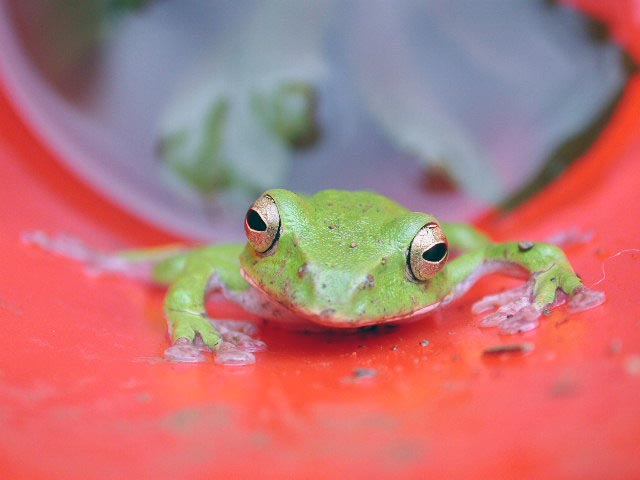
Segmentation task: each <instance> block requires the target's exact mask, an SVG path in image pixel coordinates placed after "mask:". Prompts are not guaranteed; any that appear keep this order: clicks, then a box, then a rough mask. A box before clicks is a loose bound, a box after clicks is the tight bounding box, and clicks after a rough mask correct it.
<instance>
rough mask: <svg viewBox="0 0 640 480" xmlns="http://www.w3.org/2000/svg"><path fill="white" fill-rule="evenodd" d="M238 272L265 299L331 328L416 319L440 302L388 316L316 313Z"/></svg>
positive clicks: (298, 315) (243, 271) (243, 272)
mask: <svg viewBox="0 0 640 480" xmlns="http://www.w3.org/2000/svg"><path fill="white" fill-rule="evenodd" d="M240 273H241V275H242V277H243V278H244V279H245V280H246V281H247V283H249V285H251V287H253V288H254V289H255V290H256V291H257V292H259V293H260V294H261V295H262V296H264V298H265V299H267V300H269V301H270V302H272V303H276V304H278V305H280V306H281V307H283V308H285V309H286V310H288V311H289V312H291V314H293V315H295V316H297V317H301V318H304V319H307V320H309V321H310V322H313V323H316V324H319V325H324V326H326V327H331V328H359V327H366V326H370V325H378V324H381V323H395V322H403V321H408V320H413V319H418V318H419V317H421V316H422V315H424V314H426V313H428V312H431V311H432V310H435V309H436V308H438V307H439V306H440V304H441V302H435V303H432V304H430V305H426V306H424V307H421V308H418V309H416V310H413V311H411V312H407V313H403V314H401V315H393V316H388V317H374V318H351V317H342V316H340V315H337V314H336V313H335V312H332V313H327V312H326V311H324V312H321V313H318V312H314V311H312V310H308V309H306V308H303V307H300V306H299V305H293V304H292V303H291V302H289V301H287V300H286V299H284V300H278V299H275V298H273V296H271V295H270V294H269V292H267V291H266V290H265V289H264V288H263V287H262V286H261V285H260V284H259V283H258V282H256V281H255V280H254V279H253V278H251V276H250V275H249V274H248V273H247V271H246V270H245V269H244V268H241V269H240Z"/></svg>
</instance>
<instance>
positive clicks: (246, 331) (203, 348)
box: [164, 320, 266, 365]
mask: <svg viewBox="0 0 640 480" xmlns="http://www.w3.org/2000/svg"><path fill="white" fill-rule="evenodd" d="M207 324H208V327H203V325H200V327H201V328H199V329H194V332H195V333H194V334H193V337H192V332H180V331H178V332H176V331H174V332H173V335H174V338H175V341H174V343H173V345H172V346H171V347H169V348H167V349H166V350H165V352H164V356H165V358H166V359H167V360H169V361H172V362H183V363H193V362H204V361H206V355H205V353H206V352H212V351H213V352H214V353H215V362H216V363H218V364H220V365H252V364H254V363H255V362H256V358H255V355H253V353H254V352H260V351H263V350H266V344H265V343H264V342H262V341H261V340H258V339H256V338H253V335H255V334H256V333H257V331H258V328H257V327H256V325H255V324H254V323H252V322H242V321H236V320H207Z"/></svg>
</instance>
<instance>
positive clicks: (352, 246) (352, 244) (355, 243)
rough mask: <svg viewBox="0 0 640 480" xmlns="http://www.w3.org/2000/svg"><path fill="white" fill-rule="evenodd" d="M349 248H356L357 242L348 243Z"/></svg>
mask: <svg viewBox="0 0 640 480" xmlns="http://www.w3.org/2000/svg"><path fill="white" fill-rule="evenodd" d="M349 246H350V247H351V248H356V247H357V246H358V242H352V243H351V245H349Z"/></svg>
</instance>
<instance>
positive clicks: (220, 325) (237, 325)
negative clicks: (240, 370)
mask: <svg viewBox="0 0 640 480" xmlns="http://www.w3.org/2000/svg"><path fill="white" fill-rule="evenodd" d="M212 323H213V325H214V327H215V328H216V330H218V332H220V335H222V339H223V340H224V341H225V342H227V343H230V344H231V345H233V346H234V347H236V348H237V349H239V350H241V351H244V352H250V353H251V352H262V351H264V350H266V349H267V345H266V343H264V342H263V341H262V340H258V339H256V338H253V336H254V335H255V334H256V333H257V332H258V327H257V326H256V324H255V323H253V322H242V321H239V320H213V321H212Z"/></svg>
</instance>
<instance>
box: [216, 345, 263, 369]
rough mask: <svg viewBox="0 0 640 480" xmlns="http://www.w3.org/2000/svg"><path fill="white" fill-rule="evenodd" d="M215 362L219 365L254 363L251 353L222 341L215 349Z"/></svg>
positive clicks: (253, 356) (254, 358)
mask: <svg viewBox="0 0 640 480" xmlns="http://www.w3.org/2000/svg"><path fill="white" fill-rule="evenodd" d="M216 363H218V364H220V365H252V364H254V363H256V357H255V355H254V354H253V353H251V352H248V351H246V350H242V349H240V348H239V347H237V346H235V345H234V344H233V343H230V342H222V343H221V344H220V346H219V347H218V349H217V350H216Z"/></svg>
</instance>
